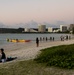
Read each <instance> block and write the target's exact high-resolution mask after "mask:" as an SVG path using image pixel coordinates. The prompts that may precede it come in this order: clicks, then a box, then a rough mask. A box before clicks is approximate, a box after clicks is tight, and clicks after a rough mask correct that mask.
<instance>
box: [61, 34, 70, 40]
mask: <svg viewBox="0 0 74 75" xmlns="http://www.w3.org/2000/svg"><path fill="white" fill-rule="evenodd" d="M60 38H61V41H64V40H70V39H71V36H68V35H66V36H61V37H60Z"/></svg>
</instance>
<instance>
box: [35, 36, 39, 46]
mask: <svg viewBox="0 0 74 75" xmlns="http://www.w3.org/2000/svg"><path fill="white" fill-rule="evenodd" d="M36 46H37V47H38V46H39V39H38V37H37V38H36Z"/></svg>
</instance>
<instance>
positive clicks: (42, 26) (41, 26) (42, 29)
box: [38, 25, 46, 32]
mask: <svg viewBox="0 0 74 75" xmlns="http://www.w3.org/2000/svg"><path fill="white" fill-rule="evenodd" d="M38 32H46V25H39V26H38Z"/></svg>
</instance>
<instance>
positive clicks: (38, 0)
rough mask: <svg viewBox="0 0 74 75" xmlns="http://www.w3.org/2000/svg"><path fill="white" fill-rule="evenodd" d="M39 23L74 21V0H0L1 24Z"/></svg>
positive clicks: (49, 23)
mask: <svg viewBox="0 0 74 75" xmlns="http://www.w3.org/2000/svg"><path fill="white" fill-rule="evenodd" d="M39 23H40V24H48V25H51V26H52V25H59V24H70V23H74V0H0V24H2V25H8V26H16V24H17V26H20V24H22V25H26V26H32V25H31V24H39ZM33 26H34V25H33Z"/></svg>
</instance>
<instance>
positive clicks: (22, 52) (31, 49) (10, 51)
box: [4, 39, 74, 61]
mask: <svg viewBox="0 0 74 75" xmlns="http://www.w3.org/2000/svg"><path fill="white" fill-rule="evenodd" d="M73 43H74V40H73V39H72V40H67V41H66V40H65V41H47V42H46V41H44V42H40V43H39V47H36V43H35V42H28V43H14V44H9V45H7V46H4V49H5V53H6V56H7V57H17V59H16V61H17V60H30V59H34V58H35V57H36V56H37V55H38V54H39V53H40V50H41V49H44V48H48V47H53V46H58V45H67V44H73Z"/></svg>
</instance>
